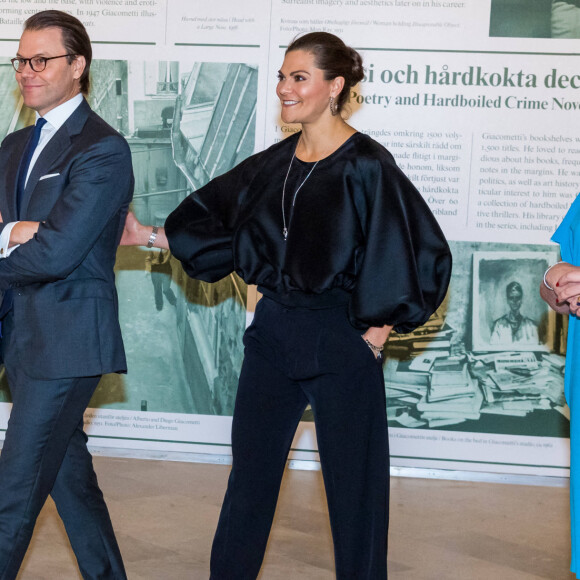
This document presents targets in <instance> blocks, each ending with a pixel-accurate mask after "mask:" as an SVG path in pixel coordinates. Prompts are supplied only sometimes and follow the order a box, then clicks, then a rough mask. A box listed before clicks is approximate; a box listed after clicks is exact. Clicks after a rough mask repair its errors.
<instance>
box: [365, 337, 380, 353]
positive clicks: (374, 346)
mask: <svg viewBox="0 0 580 580" xmlns="http://www.w3.org/2000/svg"><path fill="white" fill-rule="evenodd" d="M363 340H364V341H365V342H366V343H367V346H368V347H369V348H370V349H371V350H372V351H373V354H374V355H375V356H379V355H380V354H381V353H382V352H383V347H382V346H377V345H376V344H373V343H372V342H371V341H370V340H369V339H368V338H363Z"/></svg>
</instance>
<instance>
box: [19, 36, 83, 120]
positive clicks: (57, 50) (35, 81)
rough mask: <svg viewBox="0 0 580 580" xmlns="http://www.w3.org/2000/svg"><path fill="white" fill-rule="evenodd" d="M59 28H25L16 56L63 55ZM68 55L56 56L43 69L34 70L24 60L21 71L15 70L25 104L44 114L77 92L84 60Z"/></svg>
mask: <svg viewBox="0 0 580 580" xmlns="http://www.w3.org/2000/svg"><path fill="white" fill-rule="evenodd" d="M66 52H67V51H66V49H65V47H64V44H63V41H62V32H61V30H60V28H55V27H54V28H45V29H42V30H25V31H24V33H23V34H22V37H21V38H20V45H19V47H18V53H17V56H19V57H22V58H32V57H35V56H44V57H45V58H49V57H51V56H60V55H62V54H66ZM68 60H69V59H68V58H56V59H54V60H49V61H48V62H47V63H46V68H45V69H44V70H43V71H42V72H34V71H33V70H32V69H31V68H30V64H29V63H27V64H26V66H25V67H24V70H23V71H22V72H19V73H16V81H17V82H18V86H19V87H20V92H21V93H22V98H23V99H24V104H25V105H26V106H27V107H30V108H31V109H34V110H35V111H37V112H38V114H39V115H41V116H42V115H45V114H46V113H48V111H50V110H51V109H54V108H55V107H57V106H58V105H61V104H62V103H64V102H65V101H68V100H69V99H71V98H72V97H74V96H75V95H76V94H78V93H79V92H80V86H79V81H78V79H79V78H80V77H81V74H82V72H83V70H84V66H85V60H84V58H83V57H82V56H77V57H76V58H75V60H73V61H72V63H69V62H68Z"/></svg>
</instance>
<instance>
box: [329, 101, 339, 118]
mask: <svg viewBox="0 0 580 580" xmlns="http://www.w3.org/2000/svg"><path fill="white" fill-rule="evenodd" d="M328 108H329V109H330V114H331V115H332V116H333V117H336V115H337V113H338V106H337V105H336V103H335V102H334V97H330V99H329V100H328Z"/></svg>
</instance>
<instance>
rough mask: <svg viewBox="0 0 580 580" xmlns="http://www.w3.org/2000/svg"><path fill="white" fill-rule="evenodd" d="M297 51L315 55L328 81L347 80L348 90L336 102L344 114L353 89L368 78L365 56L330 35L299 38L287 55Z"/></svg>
mask: <svg viewBox="0 0 580 580" xmlns="http://www.w3.org/2000/svg"><path fill="white" fill-rule="evenodd" d="M294 50H303V51H305V52H310V53H311V54H312V55H314V64H315V65H316V68H319V69H320V70H322V71H323V72H324V80H327V81H331V80H333V79H335V78H336V77H343V78H344V88H343V89H342V91H341V93H340V95H338V97H337V98H336V109H337V112H339V113H340V111H342V108H343V107H344V105H345V103H346V102H347V101H348V98H349V95H350V89H351V88H352V87H354V86H355V85H356V84H357V83H358V82H360V81H361V80H362V79H363V77H364V71H363V66H362V58H361V55H360V54H359V53H358V52H357V51H356V50H355V49H354V48H350V46H346V44H344V42H342V40H341V39H340V38H338V36H335V35H334V34H330V33H329V32H309V33H308V34H304V35H303V36H299V37H298V38H295V39H294V40H293V41H292V43H291V44H290V46H289V47H288V48H287V49H286V54H288V53H289V52H292V51H294Z"/></svg>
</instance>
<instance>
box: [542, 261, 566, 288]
mask: <svg viewBox="0 0 580 580" xmlns="http://www.w3.org/2000/svg"><path fill="white" fill-rule="evenodd" d="M563 263H564V261H561V262H556V263H555V264H552V265H551V266H550V267H549V268H548V269H547V270H546V271H545V272H544V286H545V287H546V288H547V289H548V290H552V291H553V290H554V289H553V288H552V287H551V286H550V285H549V284H548V281H547V280H546V276H547V275H548V272H549V271H550V270H551V269H552V268H553V267H554V266H557V265H558V264H563Z"/></svg>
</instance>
